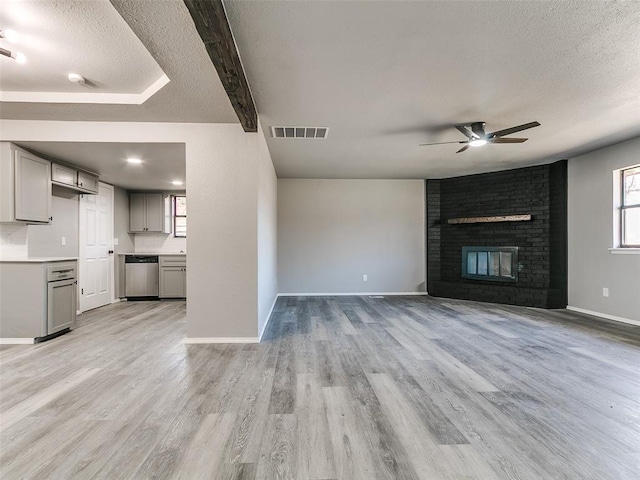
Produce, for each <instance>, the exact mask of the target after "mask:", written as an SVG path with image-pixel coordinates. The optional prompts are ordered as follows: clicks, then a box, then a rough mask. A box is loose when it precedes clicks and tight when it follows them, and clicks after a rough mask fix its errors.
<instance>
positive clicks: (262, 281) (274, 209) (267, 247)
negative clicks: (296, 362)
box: [257, 127, 278, 335]
mask: <svg viewBox="0 0 640 480" xmlns="http://www.w3.org/2000/svg"><path fill="white" fill-rule="evenodd" d="M258 130H259V131H261V130H262V129H261V128H260V127H258ZM258 162H259V165H258V198H257V201H258V331H259V332H260V335H262V333H263V331H264V328H265V326H266V324H267V320H268V319H269V314H270V312H271V309H272V307H273V304H274V302H275V301H276V297H277V295H278V229H277V222H278V179H277V177H276V172H275V169H274V168H273V163H272V162H271V156H270V155H269V150H268V148H267V141H266V139H265V138H264V136H260V138H259V141H258Z"/></svg>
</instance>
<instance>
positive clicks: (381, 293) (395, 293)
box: [278, 292, 427, 297]
mask: <svg viewBox="0 0 640 480" xmlns="http://www.w3.org/2000/svg"><path fill="white" fill-rule="evenodd" d="M368 295H386V296H388V297H390V296H392V295H427V292H349V293H279V294H278V296H279V297H366V296H368Z"/></svg>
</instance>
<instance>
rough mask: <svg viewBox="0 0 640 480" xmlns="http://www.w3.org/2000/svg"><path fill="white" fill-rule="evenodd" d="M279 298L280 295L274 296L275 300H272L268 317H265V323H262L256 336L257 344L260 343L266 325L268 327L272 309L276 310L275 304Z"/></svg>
mask: <svg viewBox="0 0 640 480" xmlns="http://www.w3.org/2000/svg"><path fill="white" fill-rule="evenodd" d="M279 296H280V294H276V298H274V299H273V303H272V304H271V309H270V310H269V315H267V321H266V322H264V326H263V327H262V331H261V332H260V333H259V334H258V343H260V342H261V341H262V336H263V335H264V332H265V331H266V330H267V325H269V320H271V314H272V313H273V309H274V308H276V302H277V301H278V297H279Z"/></svg>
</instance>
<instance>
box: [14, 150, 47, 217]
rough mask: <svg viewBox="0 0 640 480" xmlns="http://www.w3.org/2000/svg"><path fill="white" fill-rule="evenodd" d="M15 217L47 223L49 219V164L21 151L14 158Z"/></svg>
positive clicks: (17, 151)
mask: <svg viewBox="0 0 640 480" xmlns="http://www.w3.org/2000/svg"><path fill="white" fill-rule="evenodd" d="M15 208H16V212H15V217H16V220H23V221H26V222H42V223H49V217H51V162H49V161H47V160H43V159H41V158H38V157H36V156H35V155H31V154H30V153H27V152H24V151H22V150H16V156H15Z"/></svg>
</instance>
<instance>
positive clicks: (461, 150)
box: [456, 144, 469, 153]
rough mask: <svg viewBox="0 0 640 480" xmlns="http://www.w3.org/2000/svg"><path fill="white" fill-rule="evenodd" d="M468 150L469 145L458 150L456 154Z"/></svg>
mask: <svg viewBox="0 0 640 480" xmlns="http://www.w3.org/2000/svg"><path fill="white" fill-rule="evenodd" d="M467 148H469V144H467V145H465V146H464V147H462V148H461V149H460V150H458V151H457V152H456V153H460V152H464V151H465V150H466V149H467Z"/></svg>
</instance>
